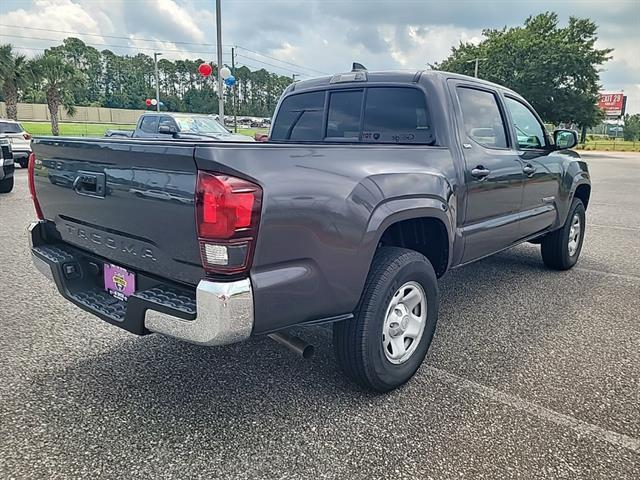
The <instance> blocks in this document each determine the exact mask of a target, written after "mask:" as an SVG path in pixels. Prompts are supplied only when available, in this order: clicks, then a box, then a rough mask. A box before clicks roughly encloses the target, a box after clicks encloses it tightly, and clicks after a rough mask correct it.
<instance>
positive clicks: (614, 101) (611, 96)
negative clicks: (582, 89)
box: [598, 93, 624, 117]
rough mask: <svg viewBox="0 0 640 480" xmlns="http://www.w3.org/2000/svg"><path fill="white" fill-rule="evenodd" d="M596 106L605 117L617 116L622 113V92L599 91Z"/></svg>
mask: <svg viewBox="0 0 640 480" xmlns="http://www.w3.org/2000/svg"><path fill="white" fill-rule="evenodd" d="M598 107H600V108H601V109H602V111H603V112H604V114H605V115H606V116H607V117H619V116H620V115H623V114H624V94H623V93H601V94H600V97H599V98H598Z"/></svg>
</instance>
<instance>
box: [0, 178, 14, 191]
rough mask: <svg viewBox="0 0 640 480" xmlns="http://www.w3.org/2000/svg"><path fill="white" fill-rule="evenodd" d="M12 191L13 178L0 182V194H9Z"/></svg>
mask: <svg viewBox="0 0 640 480" xmlns="http://www.w3.org/2000/svg"><path fill="white" fill-rule="evenodd" d="M11 190H13V177H10V178H5V179H4V180H0V193H9V192H10V191H11Z"/></svg>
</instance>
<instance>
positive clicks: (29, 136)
mask: <svg viewBox="0 0 640 480" xmlns="http://www.w3.org/2000/svg"><path fill="white" fill-rule="evenodd" d="M22 136H23V137H24V139H25V140H31V134H30V133H27V132H24V133H23V134H22Z"/></svg>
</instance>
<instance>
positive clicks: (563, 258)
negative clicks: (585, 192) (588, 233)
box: [540, 198, 586, 270]
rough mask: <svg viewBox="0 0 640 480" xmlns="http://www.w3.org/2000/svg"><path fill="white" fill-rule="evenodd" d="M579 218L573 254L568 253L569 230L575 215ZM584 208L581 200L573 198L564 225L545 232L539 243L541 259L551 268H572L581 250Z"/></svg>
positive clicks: (584, 223)
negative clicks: (575, 247) (576, 243)
mask: <svg viewBox="0 0 640 480" xmlns="http://www.w3.org/2000/svg"><path fill="white" fill-rule="evenodd" d="M576 215H577V216H578V218H579V220H580V227H581V228H580V234H579V237H578V246H577V249H576V250H575V252H574V253H573V255H571V254H570V253H569V232H570V231H571V225H572V222H573V220H574V217H575V216H576ZM585 219H586V216H585V209H584V205H583V204H582V201H581V200H580V199H578V198H574V199H573V202H572V203H571V208H570V209H569V214H568V215H567V219H566V221H565V222H564V225H563V226H562V227H561V228H559V229H558V230H556V231H554V232H551V233H549V234H547V235H546V236H545V237H544V238H543V239H542V243H541V249H540V251H541V253H542V261H543V262H544V264H545V265H546V266H547V267H549V268H551V269H553V270H569V269H570V268H572V267H573V266H574V265H575V264H576V262H577V261H578V258H579V257H580V252H581V251H582V244H583V240H584V233H585V227H586V222H585Z"/></svg>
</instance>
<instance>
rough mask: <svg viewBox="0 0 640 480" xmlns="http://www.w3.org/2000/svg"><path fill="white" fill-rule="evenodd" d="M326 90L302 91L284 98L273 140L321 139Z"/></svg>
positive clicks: (273, 129)
mask: <svg viewBox="0 0 640 480" xmlns="http://www.w3.org/2000/svg"><path fill="white" fill-rule="evenodd" d="M324 95H325V92H311V93H301V94H299V95H292V96H290V97H287V98H285V99H284V100H283V102H282V105H281V106H280V109H279V110H278V116H277V117H276V120H275V123H274V124H273V128H272V130H271V140H298V141H321V140H322V121H323V111H324Z"/></svg>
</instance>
